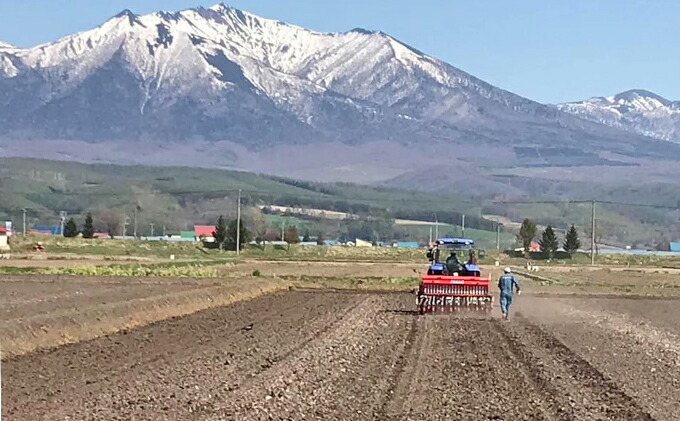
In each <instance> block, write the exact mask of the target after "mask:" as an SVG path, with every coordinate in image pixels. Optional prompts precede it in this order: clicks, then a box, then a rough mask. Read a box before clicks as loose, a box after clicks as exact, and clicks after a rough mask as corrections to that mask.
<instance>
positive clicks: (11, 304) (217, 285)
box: [0, 276, 288, 356]
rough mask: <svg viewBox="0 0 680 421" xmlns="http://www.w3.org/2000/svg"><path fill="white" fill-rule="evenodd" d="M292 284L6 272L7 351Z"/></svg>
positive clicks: (2, 289) (2, 311)
mask: <svg viewBox="0 0 680 421" xmlns="http://www.w3.org/2000/svg"><path fill="white" fill-rule="evenodd" d="M284 288H288V286H287V285H285V284H283V283H282V282H278V281H276V280H267V279H255V278H248V279H231V280H229V281H223V280H217V279H186V278H179V279H175V278H125V277H118V278H95V277H73V276H2V277H1V278H0V340H1V341H2V351H3V355H4V356H7V355H18V354H23V353H26V352H30V351H33V350H36V349H39V348H49V347H53V346H57V345H62V344H67V343H71V342H77V341H80V340H86V339H92V338H95V337H98V336H102V335H106V334H111V333H114V332H117V331H119V330H121V329H128V328H132V327H136V326H141V325H144V324H148V323H152V322H155V321H158V320H163V319H166V318H169V317H174V316H182V315H186V314H190V313H194V312H196V311H200V310H203V309H205V308H210V307H215V306H221V305H226V304H230V303H233V302H235V301H239V300H242V299H250V298H253V297H257V296H259V295H262V294H264V293H269V292H273V291H277V290H280V289H284Z"/></svg>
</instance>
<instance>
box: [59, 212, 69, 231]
mask: <svg viewBox="0 0 680 421" xmlns="http://www.w3.org/2000/svg"><path fill="white" fill-rule="evenodd" d="M66 215H67V213H66V211H61V212H59V227H60V229H61V232H60V234H61V236H62V237H63V236H64V223H65V222H66Z"/></svg>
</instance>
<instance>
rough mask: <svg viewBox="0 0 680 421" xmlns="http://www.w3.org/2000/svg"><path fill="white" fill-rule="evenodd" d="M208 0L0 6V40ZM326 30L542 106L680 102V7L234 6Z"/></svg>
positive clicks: (41, 37)
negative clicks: (645, 95)
mask: <svg viewBox="0 0 680 421" xmlns="http://www.w3.org/2000/svg"><path fill="white" fill-rule="evenodd" d="M216 2H217V0H214V1H212V2H205V1H202V0H143V1H141V0H136V1H135V0H67V1H55V0H21V1H18V0H0V40H1V41H5V42H9V43H12V44H15V45H18V46H21V47H29V46H33V45H36V44H39V43H43V42H49V41H53V40H56V39H57V38H59V37H62V36H64V35H68V34H71V33H74V32H78V31H83V30H87V29H90V28H92V27H95V26H97V25H99V24H100V23H102V22H103V21H105V20H106V19H108V18H109V17H111V16H113V15H115V14H116V13H118V12H119V11H121V10H123V9H126V8H127V9H131V10H132V11H133V12H135V13H148V12H152V11H156V10H180V9H185V8H189V7H194V6H198V5H203V6H210V5H212V4H214V3H216ZM226 3H227V4H230V5H232V6H234V7H238V8H241V9H243V10H248V11H250V12H252V13H255V14H258V15H261V16H264V17H268V18H274V19H279V20H283V21H286V22H290V23H294V24H297V25H300V26H304V27H307V28H310V29H315V30H318V31H329V32H330V31H345V30H349V29H352V28H355V27H363V28H368V29H379V30H382V31H384V32H387V33H389V34H391V35H393V36H394V37H396V38H398V39H399V40H401V41H402V42H405V43H407V44H409V45H411V46H413V47H416V48H417V49H419V50H421V51H424V52H425V53H427V54H430V55H432V56H434V57H437V58H439V59H442V60H444V61H446V62H448V63H450V64H452V65H454V66H456V67H458V68H460V69H462V70H465V71H467V72H469V73H471V74H473V75H475V76H477V77H479V78H481V79H483V80H486V81H487V82H490V83H492V84H494V85H496V86H499V87H501V88H504V89H507V90H509V91H512V92H515V93H517V94H520V95H523V96H525V97H528V98H531V99H535V100H538V101H542V102H551V103H554V102H563V101H569V100H579V99H583V98H588V97H591V96H600V95H610V94H614V93H618V92H620V91H624V90H627V89H632V88H644V89H648V90H650V91H653V92H656V93H657V94H659V95H661V96H664V97H666V98H669V99H676V100H680V1H677V0H652V1H649V0H596V1H591V0H550V1H546V0H512V1H510V0H486V1H481V0H448V1H446V0H419V1H413V0H287V1H286V0H231V1H228V2H226Z"/></svg>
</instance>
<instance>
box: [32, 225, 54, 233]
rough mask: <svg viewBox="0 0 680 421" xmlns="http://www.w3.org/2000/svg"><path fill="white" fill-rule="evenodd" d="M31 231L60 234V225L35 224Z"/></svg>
mask: <svg viewBox="0 0 680 421" xmlns="http://www.w3.org/2000/svg"><path fill="white" fill-rule="evenodd" d="M33 231H34V232H35V233H37V234H47V235H61V227H60V226H58V225H56V226H53V225H35V226H34V227H33Z"/></svg>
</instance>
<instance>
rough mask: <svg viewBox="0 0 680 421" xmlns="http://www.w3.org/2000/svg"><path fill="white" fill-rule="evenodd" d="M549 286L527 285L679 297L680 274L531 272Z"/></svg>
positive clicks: (612, 270)
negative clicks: (545, 280)
mask: <svg viewBox="0 0 680 421" xmlns="http://www.w3.org/2000/svg"><path fill="white" fill-rule="evenodd" d="M532 274H535V275H538V276H539V277H547V278H549V279H550V280H551V282H547V283H546V282H543V285H541V282H531V280H529V282H530V283H531V284H532V289H533V290H534V291H537V292H538V291H541V292H553V293H555V292H558V291H563V292H572V293H573V292H585V293H589V294H596V293H597V294H616V295H635V296H649V297H678V296H680V272H678V270H677V269H668V268H635V269H631V268H625V267H614V268H589V267H585V268H569V269H564V268H545V269H541V270H540V271H539V272H532Z"/></svg>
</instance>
